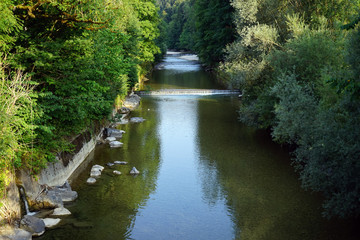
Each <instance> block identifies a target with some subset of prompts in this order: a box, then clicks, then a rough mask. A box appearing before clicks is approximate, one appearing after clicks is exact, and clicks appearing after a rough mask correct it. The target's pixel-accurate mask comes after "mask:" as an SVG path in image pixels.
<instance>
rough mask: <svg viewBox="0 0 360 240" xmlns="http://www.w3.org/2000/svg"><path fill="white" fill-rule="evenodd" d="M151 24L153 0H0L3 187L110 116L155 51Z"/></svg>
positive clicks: (154, 30) (0, 181) (154, 29)
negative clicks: (19, 170) (20, 170)
mask: <svg viewBox="0 0 360 240" xmlns="http://www.w3.org/2000/svg"><path fill="white" fill-rule="evenodd" d="M158 24H159V17H158V8H157V7H156V3H155V0H112V1H103V0H88V1H74V0H41V1H40V0H2V1H0V79H1V80H0V81H1V83H0V126H1V127H0V159H1V162H0V172H1V173H0V189H1V190H0V192H1V193H2V194H3V193H4V187H5V186H6V185H7V184H8V178H7V176H8V174H9V173H10V172H12V171H14V169H15V168H18V167H26V168H28V169H30V171H31V172H32V173H33V174H37V173H38V172H39V170H40V169H41V168H42V167H44V166H45V165H46V163H47V162H48V161H54V159H55V157H54V154H55V153H57V152H61V151H71V150H72V147H71V145H69V142H70V140H71V139H72V138H73V136H76V135H77V134H79V133H81V132H82V131H84V129H86V128H87V127H88V126H90V125H91V124H92V123H93V122H94V121H100V120H102V119H104V118H106V117H107V116H109V114H110V113H111V110H112V108H113V106H114V105H119V104H120V101H121V99H122V98H123V96H125V95H126V94H127V93H128V91H129V90H130V89H132V88H133V87H134V86H136V85H137V84H138V81H139V79H141V78H142V76H144V75H145V74H146V73H147V71H149V70H150V69H151V64H152V62H153V61H154V59H155V55H156V54H158V53H160V49H159V47H158V46H157V45H156V44H155V42H156V41H158V40H157V38H158V36H159V29H158ZM0 197H1V196H0Z"/></svg>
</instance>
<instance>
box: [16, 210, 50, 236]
mask: <svg viewBox="0 0 360 240" xmlns="http://www.w3.org/2000/svg"><path fill="white" fill-rule="evenodd" d="M20 228H22V229H24V230H25V231H28V232H30V233H31V234H32V236H40V235H42V234H43V233H44V232H45V223H44V221H43V220H42V219H40V218H37V217H34V216H29V215H25V216H24V217H23V219H21V221H20Z"/></svg>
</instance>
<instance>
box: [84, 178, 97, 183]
mask: <svg viewBox="0 0 360 240" xmlns="http://www.w3.org/2000/svg"><path fill="white" fill-rule="evenodd" d="M86 182H87V183H89V184H94V183H96V179H95V178H93V177H90V178H88V179H87V180H86Z"/></svg>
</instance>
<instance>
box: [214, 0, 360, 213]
mask: <svg viewBox="0 0 360 240" xmlns="http://www.w3.org/2000/svg"><path fill="white" fill-rule="evenodd" d="M232 6H233V7H234V9H235V15H234V16H235V17H234V21H235V24H236V29H237V33H238V37H237V40H236V41H234V42H233V43H232V44H230V45H229V46H228V47H227V57H226V60H225V61H224V63H222V64H221V67H220V69H221V70H222V74H224V75H225V76H223V77H224V78H225V79H226V83H227V84H228V86H229V87H232V88H239V89H241V90H242V91H243V100H242V106H241V109H240V120H241V121H243V122H245V123H247V124H251V125H255V126H257V127H262V128H267V129H271V130H272V136H273V138H274V140H276V141H278V142H279V143H286V144H289V145H290V146H292V147H293V148H294V149H295V150H294V152H293V153H294V155H293V156H294V157H293V161H294V166H295V168H296V170H297V171H298V172H299V174H300V179H301V181H302V184H303V186H304V187H305V188H307V189H310V190H314V191H318V192H322V193H323V194H324V196H325V198H326V200H325V202H324V215H325V216H327V217H331V216H341V217H349V216H359V214H360V175H359V172H360V162H359V159H360V144H359V143H360V131H359V129H360V128H359V127H360V104H359V103H360V102H359V101H360V99H359V97H360V96H359V93H360V79H359V76H360V74H359V63H360V61H359V60H360V52H359V46H360V26H359V24H358V19H359V11H360V1H342V0H337V1H333V0H326V1H324V0H322V1H320V0H318V1H297V0H295V1H294V0H291V1H290V0H282V1H273V0H263V1H260V0H233V1H232Z"/></svg>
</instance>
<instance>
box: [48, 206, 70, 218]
mask: <svg viewBox="0 0 360 240" xmlns="http://www.w3.org/2000/svg"><path fill="white" fill-rule="evenodd" d="M70 214H71V212H70V211H69V210H68V209H66V208H64V207H59V208H55V209H54V212H53V213H52V214H51V216H65V215H70Z"/></svg>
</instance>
